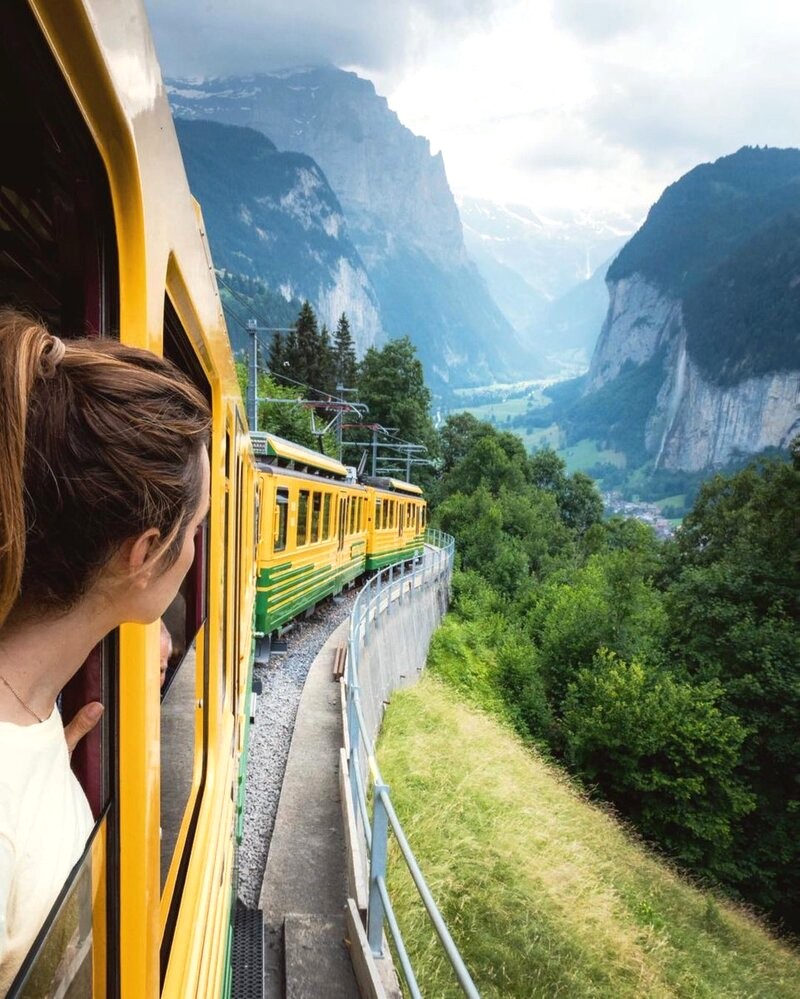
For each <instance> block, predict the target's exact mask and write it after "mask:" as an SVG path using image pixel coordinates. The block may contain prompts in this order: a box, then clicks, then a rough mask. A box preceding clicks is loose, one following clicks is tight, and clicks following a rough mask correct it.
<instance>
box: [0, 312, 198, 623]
mask: <svg viewBox="0 0 800 999" xmlns="http://www.w3.org/2000/svg"><path fill="white" fill-rule="evenodd" d="M0 419H2V421H3V425H2V427H0V625H2V623H3V621H4V620H5V618H6V617H7V615H8V613H9V611H10V610H11V608H12V607H13V606H14V604H15V603H16V601H17V600H18V599H20V598H22V599H23V600H24V601H25V603H26V605H27V604H31V605H33V606H35V607H37V608H52V609H56V610H57V609H61V610H66V609H67V608H68V607H69V606H70V605H72V604H73V603H74V602H75V601H76V600H77V599H78V598H79V597H80V596H81V595H82V594H83V593H85V592H86V589H87V587H88V586H89V585H90V584H91V583H92V582H93V580H94V578H95V577H96V575H97V572H98V571H99V570H100V569H101V568H102V567H103V566H104V565H105V564H106V563H107V562H108V560H109V558H111V556H112V555H113V554H114V552H115V551H116V550H117V549H118V548H119V546H120V545H121V544H122V543H123V542H124V541H126V540H127V539H129V538H132V537H136V536H137V535H138V534H141V533H142V532H144V531H146V530H147V529H148V528H151V527H155V528H157V529H158V531H159V535H160V538H161V545H162V553H161V554H162V558H163V563H164V568H167V567H168V566H169V565H171V564H172V562H173V561H174V560H175V559H176V558H177V556H178V553H179V551H180V547H181V544H182V542H183V533H184V530H183V529H184V528H185V525H186V524H187V522H188V521H189V520H190V519H191V517H192V516H193V515H194V514H195V513H196V511H197V508H198V506H199V504H200V500H201V496H200V491H201V488H202V477H201V476H202V468H201V462H200V454H201V448H202V447H205V446H207V443H208V435H209V428H210V413H209V409H208V405H207V403H206V401H205V399H204V398H203V396H202V394H201V393H200V392H199V391H198V390H197V388H195V386H194V385H193V384H192V383H191V382H190V381H189V380H188V378H186V376H185V375H183V374H182V373H181V372H180V371H179V370H178V369H177V368H176V367H175V366H174V365H173V364H172V363H171V362H170V361H167V360H166V359H164V358H161V357H158V356H157V355H155V354H152V353H150V352H149V351H146V350H140V349H138V348H135V347H128V346H125V345H124V344H121V343H118V342H117V341H115V340H105V339H92V340H68V341H64V342H63V343H62V341H61V340H59V339H58V338H56V337H53V336H52V335H51V334H50V333H49V332H48V330H47V329H46V328H45V327H44V326H43V325H42V324H41V323H39V322H38V321H37V320H35V319H33V318H31V317H30V316H27V315H24V314H22V313H20V312H16V311H14V310H12V309H0Z"/></svg>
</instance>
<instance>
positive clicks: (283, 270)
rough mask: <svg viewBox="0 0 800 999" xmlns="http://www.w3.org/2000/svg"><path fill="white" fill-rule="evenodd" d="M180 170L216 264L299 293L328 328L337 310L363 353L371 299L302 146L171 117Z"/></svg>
mask: <svg viewBox="0 0 800 999" xmlns="http://www.w3.org/2000/svg"><path fill="white" fill-rule="evenodd" d="M176 129H177V133H178V139H179V141H180V145H181V151H182V153H183V159H184V164H185V166H186V174H187V177H188V178H189V185H190V187H191V189H192V193H193V194H194V196H195V197H196V198H197V199H198V201H200V203H201V204H202V206H203V217H204V220H205V223H206V226H207V228H208V235H209V243H210V245H211V252H212V254H213V257H214V263H215V264H216V266H218V267H224V268H226V269H227V270H229V271H232V272H234V273H239V274H244V275H246V276H248V277H258V278H260V279H262V280H264V281H265V282H266V283H267V284H268V286H269V287H270V288H272V289H273V290H275V291H278V292H280V293H281V294H282V295H283V296H284V298H286V299H287V300H289V299H300V300H301V301H302V300H303V299H308V300H309V301H310V302H311V303H312V305H313V306H314V308H315V311H316V312H317V314H318V315H319V317H320V320H321V321H322V322H325V323H327V324H328V326H329V328H331V329H333V328H335V326H336V322H337V320H338V318H339V316H340V315H341V314H342V312H346V313H347V315H348V317H349V319H350V328H351V330H352V332H353V338H354V340H355V343H356V347H357V349H358V351H359V352H360V353H363V352H364V351H365V350H366V349H367V347H370V346H372V345H373V344H374V343H375V342H376V340H378V339H379V338H380V337H381V336H382V328H381V320H380V314H379V307H378V300H377V296H376V294H375V290H374V288H373V287H372V283H371V282H370V279H369V276H368V275H367V273H366V270H365V268H364V264H363V262H362V260H361V258H360V256H359V254H358V251H357V250H356V248H355V246H354V245H353V242H352V240H351V239H350V237H349V234H348V231H347V225H346V223H345V218H344V213H343V211H342V207H341V205H340V204H339V202H338V200H337V199H336V195H335V194H334V193H333V191H332V190H331V188H330V185H329V184H328V182H327V180H326V178H325V176H324V174H323V173H322V171H321V170H320V168H319V166H318V165H317V164H316V163H315V162H314V161H313V160H312V159H311V158H310V157H308V156H304V155H302V154H298V153H281V152H278V150H277V149H276V148H275V146H274V144H273V143H271V142H270V141H269V140H268V139H267V138H266V137H265V136H263V135H262V134H261V133H260V132H256V131H255V130H253V129H246V128H237V127H232V126H228V125H220V124H218V123H216V122H210V121H178V122H176Z"/></svg>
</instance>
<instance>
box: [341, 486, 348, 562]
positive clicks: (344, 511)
mask: <svg viewBox="0 0 800 999" xmlns="http://www.w3.org/2000/svg"><path fill="white" fill-rule="evenodd" d="M346 518H347V506H346V500H345V498H344V496H340V497H339V551H342V549H343V548H344V529H345V525H346V523H347V521H346Z"/></svg>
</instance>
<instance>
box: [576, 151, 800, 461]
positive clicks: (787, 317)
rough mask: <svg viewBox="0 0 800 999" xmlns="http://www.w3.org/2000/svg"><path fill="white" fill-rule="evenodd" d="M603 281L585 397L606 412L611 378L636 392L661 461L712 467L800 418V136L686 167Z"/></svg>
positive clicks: (781, 433) (772, 440) (782, 436)
mask: <svg viewBox="0 0 800 999" xmlns="http://www.w3.org/2000/svg"><path fill="white" fill-rule="evenodd" d="M607 284H608V288H609V309H608V313H607V315H606V319H605V323H604V324H603V329H602V333H601V335H600V339H599V341H598V343H597V347H596V349H595V353H594V356H593V358H592V363H591V367H590V371H589V376H588V379H587V385H586V389H585V393H584V409H585V410H586V409H588V410H591V408H592V406H593V405H595V404H598V401H599V411H600V412H602V410H603V405H604V404H606V403H608V401H609V400H611V401H612V402H613V401H614V399H613V396H614V392H615V386H619V388H620V392H623V391H626V392H627V393H628V394H629V396H628V397H632V396H633V395H635V397H636V405H635V406H634V407H632V408H631V409H630V412H631V413H633V414H635V417H636V419H635V428H636V430H637V431H639V430H642V431H643V438H640V440H642V439H643V442H644V447H645V449H646V451H647V453H648V455H649V456H650V457H651V458H652V459H653V460H654V462H655V464H656V466H657V467H663V468H669V469H676V470H677V469H682V470H687V471H689V470H691V471H699V470H703V469H708V468H713V467H715V466H719V465H722V464H725V463H726V462H728V461H730V460H731V459H732V458H736V457H741V456H747V455H751V454H755V453H757V452H759V451H761V450H763V449H764V448H767V447H781V446H785V445H786V444H787V443H788V442H789V440H790V439H791V437H792V436H793V435H794V434H796V433H797V432H798V430H800V409H798V392H799V391H800V150H797V149H769V148H750V147H744V148H742V149H740V150H739V151H738V152H736V153H734V154H732V155H731V156H724V157H722V158H721V159H719V160H717V161H716V162H714V163H704V164H701V165H700V166H697V167H695V168H694V169H693V170H690V171H689V173H687V174H686V175H685V176H684V177H681V179H680V180H678V181H676V182H675V183H674V184H671V185H670V186H669V187H668V188H667V189H666V190H665V191H664V193H663V194H662V196H661V197H660V198H659V200H658V201H657V202H656V204H655V205H653V207H652V208H651V210H650V212H649V214H648V216H647V220H646V222H645V223H644V225H643V226H642V227H641V228H640V229H639V230H638V232H637V233H636V234H635V235H634V236H633V238H632V239H631V240H630V241H629V242H628V243H627V244H626V245H625V246H624V247H623V249H622V250H621V251H620V253H619V254H618V255H617V257H616V258H615V260H614V262H613V263H612V264H611V266H610V267H609V269H608V273H607ZM620 399H624V396H622V395H620V396H619V398H618V399H617V400H616V401H619V400H620ZM611 408H612V409H613V406H612V407H611ZM607 409H608V407H607ZM600 432H601V433H602V428H600Z"/></svg>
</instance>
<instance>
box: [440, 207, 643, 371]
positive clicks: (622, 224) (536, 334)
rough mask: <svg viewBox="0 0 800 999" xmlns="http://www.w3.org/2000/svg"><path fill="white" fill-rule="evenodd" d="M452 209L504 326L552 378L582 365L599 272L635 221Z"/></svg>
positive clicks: (604, 300) (597, 312) (594, 330)
mask: <svg viewBox="0 0 800 999" xmlns="http://www.w3.org/2000/svg"><path fill="white" fill-rule="evenodd" d="M459 208H460V212H461V218H462V220H463V223H464V239H465V242H466V246H467V250H468V252H469V253H470V255H471V256H472V257H473V259H474V260H475V262H476V263H477V265H478V268H479V270H480V271H481V273H482V274H483V276H484V277H485V279H486V282H487V284H488V286H489V289H490V291H491V292H492V295H493V296H494V299H495V301H496V302H497V304H498V305H499V306H500V308H501V309H502V310H503V313H504V314H505V316H506V318H507V319H508V320H509V322H511V323H512V325H513V326H514V327H515V328H516V329H517V330H519V331H520V332H521V333H522V335H523V336H524V337H525V338H526V339H529V340H530V341H532V342H533V343H534V344H535V345H536V347H537V349H538V350H540V351H541V352H542V353H544V354H545V356H546V357H547V358H548V362H549V364H550V367H551V369H552V370H557V369H558V367H559V364H570V363H575V362H578V363H583V364H584V365H587V364H588V362H589V358H590V357H591V352H592V349H593V347H594V344H595V342H596V340H597V337H598V336H599V334H600V328H601V326H602V324H603V318H604V316H605V312H606V309H607V307H608V295H607V292H606V290H605V286H604V283H603V280H604V277H605V269H606V268H607V266H608V264H609V262H610V260H611V259H612V258H613V256H614V254H615V253H616V252H617V251H618V250H619V249H620V248H621V247H622V246H623V245H624V244H625V242H626V241H627V240H628V239H629V238H630V236H631V234H632V233H633V232H634V231H635V229H636V224H637V222H636V218H635V217H634V216H631V215H622V214H612V213H607V214H603V213H597V214H595V215H588V214H587V213H585V212H574V213H561V214H560V215H559V217H550V216H546V215H540V214H537V213H536V212H534V211H533V210H532V209H530V208H527V207H526V206H523V205H502V204H495V203H493V202H490V201H486V200H481V199H475V198H465V199H463V200H462V201H461V202H460V204H459Z"/></svg>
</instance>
